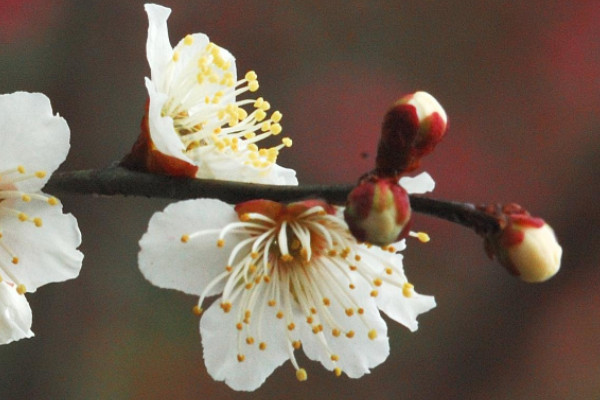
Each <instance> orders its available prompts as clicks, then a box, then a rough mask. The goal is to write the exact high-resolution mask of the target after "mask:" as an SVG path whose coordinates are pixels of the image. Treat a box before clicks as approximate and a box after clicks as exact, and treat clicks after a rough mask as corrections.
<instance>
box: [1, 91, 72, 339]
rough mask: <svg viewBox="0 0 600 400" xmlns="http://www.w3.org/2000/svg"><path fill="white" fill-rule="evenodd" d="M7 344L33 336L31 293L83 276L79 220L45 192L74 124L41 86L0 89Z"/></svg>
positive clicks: (3, 293)
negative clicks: (32, 90)
mask: <svg viewBox="0 0 600 400" xmlns="http://www.w3.org/2000/svg"><path fill="white" fill-rule="evenodd" d="M0 130H1V133H0V344H6V343H10V342H12V341H15V340H19V339H23V338H28V337H31V336H33V332H32V331H31V324H32V315H31V308H30V307H29V303H28V302H27V300H26V298H25V293H28V292H35V291H36V289H37V288H38V287H40V286H43V285H45V284H47V283H50V282H61V281H64V280H67V279H72V278H75V277H77V275H78V274H79V270H80V269H81V262H82V259H83V255H82V254H81V252H79V251H78V250H77V247H78V246H79V244H80V243H81V234H80V232H79V228H78V226H77V220H76V219H75V218H74V217H73V216H72V215H71V214H63V212H62V205H61V204H60V202H59V201H58V199H57V198H56V197H53V196H48V195H46V194H44V193H42V192H41V189H42V188H43V186H44V185H45V183H46V182H47V180H48V178H49V176H50V175H51V174H52V172H54V171H55V170H56V168H58V166H59V165H60V164H61V163H62V162H63V161H64V160H65V158H66V156H67V152H68V151H69V136H70V132H69V127H68V125H67V123H66V122H65V120H64V119H63V118H61V117H59V116H58V115H53V114H52V108H51V106H50V101H49V99H48V98H47V97H46V96H45V95H43V94H41V93H26V92H16V93H12V94H4V95H0Z"/></svg>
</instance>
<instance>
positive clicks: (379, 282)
mask: <svg viewBox="0 0 600 400" xmlns="http://www.w3.org/2000/svg"><path fill="white" fill-rule="evenodd" d="M382 283H383V281H382V280H381V278H375V279H373V285H375V286H381V284H382Z"/></svg>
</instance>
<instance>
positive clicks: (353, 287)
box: [348, 283, 356, 289]
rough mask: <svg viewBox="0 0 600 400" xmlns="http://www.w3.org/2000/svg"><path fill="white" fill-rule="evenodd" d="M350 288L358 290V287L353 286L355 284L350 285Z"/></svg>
mask: <svg viewBox="0 0 600 400" xmlns="http://www.w3.org/2000/svg"><path fill="white" fill-rule="evenodd" d="M348 287H349V288H350V289H356V286H354V284H353V283H351V284H349V285H348Z"/></svg>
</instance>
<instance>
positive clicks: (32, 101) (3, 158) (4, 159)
mask: <svg viewBox="0 0 600 400" xmlns="http://www.w3.org/2000/svg"><path fill="white" fill-rule="evenodd" d="M0 126H1V127H2V134H1V135H0V171H5V170H9V169H14V168H17V166H24V167H25V169H26V171H27V172H28V173H33V172H36V171H45V172H46V176H45V177H44V178H42V179H27V180H25V181H22V182H19V183H18V184H17V187H18V188H19V189H21V190H23V191H29V192H32V191H37V190H40V189H41V188H42V187H43V186H44V184H45V183H46V181H47V180H48V178H49V177H50V174H52V172H54V171H55V170H56V169H57V168H58V166H59V165H60V164H61V163H62V162H63V161H64V160H65V158H66V157H67V153H68V151H69V136H70V131H69V126H68V125H67V122H66V121H65V120H64V119H63V118H61V117H59V116H58V115H53V114H52V107H51V105H50V100H49V99H48V97H46V96H45V95H44V94H42V93H27V92H15V93H11V94H3V95H0Z"/></svg>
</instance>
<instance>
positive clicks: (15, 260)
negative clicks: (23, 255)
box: [11, 257, 19, 264]
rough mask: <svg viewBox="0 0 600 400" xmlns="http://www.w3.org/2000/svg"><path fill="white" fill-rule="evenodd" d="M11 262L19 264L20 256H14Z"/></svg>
mask: <svg viewBox="0 0 600 400" xmlns="http://www.w3.org/2000/svg"><path fill="white" fill-rule="evenodd" d="M11 262H12V263H13V264H18V263H19V257H13V258H12V260H11Z"/></svg>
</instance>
